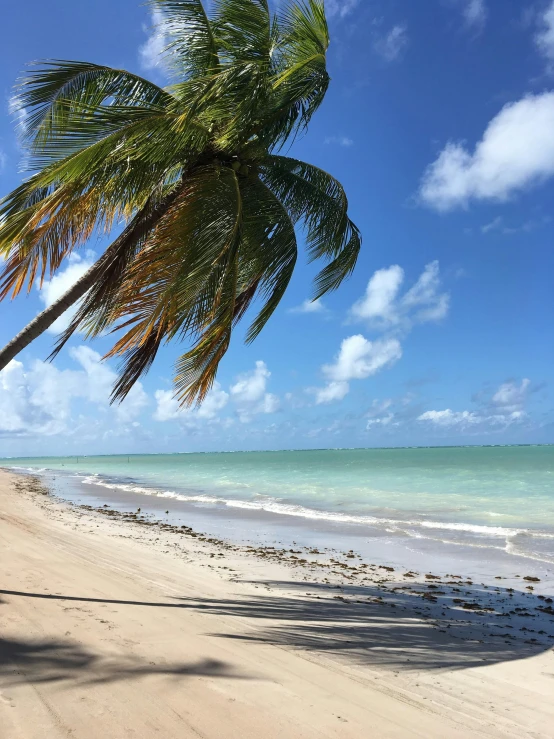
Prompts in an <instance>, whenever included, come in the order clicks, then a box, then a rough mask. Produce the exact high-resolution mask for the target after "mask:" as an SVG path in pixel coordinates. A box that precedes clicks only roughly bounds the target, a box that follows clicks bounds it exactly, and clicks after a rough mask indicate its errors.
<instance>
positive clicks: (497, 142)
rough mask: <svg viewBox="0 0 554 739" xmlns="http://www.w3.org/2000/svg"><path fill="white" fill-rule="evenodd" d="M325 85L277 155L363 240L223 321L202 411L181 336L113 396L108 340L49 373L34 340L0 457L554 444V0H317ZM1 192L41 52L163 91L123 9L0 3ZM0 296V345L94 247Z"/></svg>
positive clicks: (7, 385)
mask: <svg viewBox="0 0 554 739" xmlns="http://www.w3.org/2000/svg"><path fill="white" fill-rule="evenodd" d="M327 9H328V15H329V19H330V28H331V33H332V46H331V49H330V52H329V69H330V72H331V75H332V78H333V81H332V84H331V87H330V91H329V93H328V95H327V98H326V101H325V104H324V106H323V107H322V109H321V110H320V112H319V113H318V114H317V116H316V117H315V119H314V120H313V122H312V125H311V127H310V130H309V133H308V135H307V136H305V137H304V138H303V139H301V140H300V141H298V142H297V143H296V144H295V145H294V148H293V150H292V151H291V154H292V155H294V156H296V157H298V158H303V159H306V160H307V161H310V162H312V163H314V164H317V165H318V166H320V167H323V168H324V169H326V170H328V171H329V172H330V173H332V174H333V175H335V176H336V177H338V178H339V180H341V182H342V183H343V185H344V186H345V188H346V191H347V194H348V196H349V200H350V207H351V216H352V218H353V219H354V220H355V222H356V223H357V225H358V226H359V227H360V229H361V231H362V234H363V238H364V246H363V251H362V255H361V257H360V260H359V263H358V267H357V270H356V272H355V274H354V276H353V277H352V278H351V279H350V281H349V282H348V283H346V284H345V285H343V287H342V288H341V290H340V291H338V292H337V293H335V294H333V295H331V296H328V297H326V298H324V300H323V303H322V304H318V305H316V306H314V305H313V304H311V305H310V304H309V303H306V302H305V301H306V299H307V298H308V297H309V294H310V280H311V278H312V277H313V274H314V270H313V269H312V267H310V266H308V265H306V264H305V262H304V261H301V263H300V265H299V267H298V270H297V273H296V275H295V277H294V280H293V283H292V285H291V287H290V289H289V292H288V293H287V295H286V296H285V298H284V300H283V302H282V306H281V308H280V309H279V310H278V312H277V313H276V314H275V316H274V317H273V319H272V321H271V322H270V324H269V325H268V326H267V327H266V329H265V331H264V333H263V334H262V335H261V336H260V337H259V338H258V339H257V340H256V342H255V343H254V344H253V345H251V346H249V347H246V346H244V344H243V343H242V338H243V336H242V332H241V330H240V329H239V330H238V331H237V332H236V334H235V336H234V341H233V344H232V347H231V350H230V351H229V353H228V355H227V357H226V358H225V360H224V361H223V363H222V365H221V368H220V372H219V375H218V383H217V386H216V387H215V388H214V391H213V392H212V394H211V395H210V396H209V398H208V400H207V401H206V403H205V404H204V406H203V407H202V408H201V409H199V410H193V411H187V412H181V411H179V409H178V407H177V405H176V403H175V401H174V400H173V398H172V386H171V377H172V366H173V362H174V361H175V359H176V358H177V356H178V355H179V353H180V351H181V350H182V349H183V347H179V346H178V345H175V344H174V345H170V346H168V347H166V348H164V350H163V351H162V352H161V353H160V355H159V358H158V359H157V361H156V363H155V364H154V366H153V368H152V370H151V371H150V374H149V375H148V376H147V377H146V378H145V379H144V380H143V382H142V383H141V384H140V385H137V386H136V387H135V389H134V390H133V393H132V394H131V396H129V398H128V399H127V401H126V402H125V403H124V404H123V405H122V406H119V407H110V406H109V403H108V395H109V389H110V386H111V383H112V382H113V379H114V377H115V369H116V368H115V365H114V364H110V363H107V364H106V363H101V362H100V356H101V355H102V354H103V352H104V351H106V349H107V348H108V347H109V343H108V340H107V339H101V340H98V341H96V342H94V343H92V344H87V345H85V344H84V343H83V341H82V339H80V338H79V337H76V339H75V340H74V341H73V342H72V343H71V344H70V345H69V346H68V347H67V348H66V350H64V352H63V353H62V354H61V355H60V356H59V357H58V359H57V360H56V361H55V363H54V364H45V363H44V361H43V360H44V359H45V358H46V356H47V355H48V353H49V350H50V347H51V346H52V342H53V339H54V335H53V334H46V335H45V336H44V337H42V338H41V339H39V340H38V341H36V342H35V343H34V344H33V345H31V346H30V347H29V348H28V349H27V350H26V351H24V352H23V353H22V354H21V355H20V356H19V357H18V360H17V361H16V362H15V363H13V364H12V365H11V366H9V367H8V368H7V369H6V370H4V371H3V372H2V373H0V455H2V456H4V455H27V456H32V455H38V454H77V453H79V454H83V453H88V454H92V453H117V452H121V453H124V452H129V453H133V452H175V451H197V450H206V451H211V450H234V449H277V448H321V447H351V446H356V447H359V446H395V445H430V444H506V443H544V442H554V413H553V410H554V408H553V406H554V401H553V380H554V371H553V367H554V351H553V343H552V322H553V319H554V297H553V295H554V292H553V290H552V277H553V274H554V256H553V254H554V252H553V249H552V236H553V233H554V220H553V214H552V207H551V204H552V200H553V196H554V2H551V1H550V0H549V1H548V2H544V1H542V0H541V1H539V0H537V1H536V2H525V3H522V2H521V1H520V0H427V1H426V2H419V3H414V2H413V1H412V0H332V1H331V0H328V1H327ZM3 28H4V32H3V44H2V47H1V48H0V57H1V60H0V61H1V63H0V90H1V93H2V96H3V102H2V106H1V111H0V193H1V194H2V195H3V194H7V193H8V192H9V191H10V190H11V189H12V188H13V187H15V186H16V185H17V184H18V183H19V182H20V181H21V178H22V176H23V175H22V173H21V172H20V160H21V152H20V151H19V149H18V144H17V140H16V136H15V132H14V124H15V121H14V117H13V115H12V116H10V114H9V102H10V97H11V94H12V85H13V83H14V81H15V80H16V78H17V77H18V75H19V74H20V73H21V71H22V70H23V69H24V67H25V64H26V63H28V62H29V61H32V60H35V59H43V58H60V59H84V60H88V61H95V62H99V63H105V64H110V65H113V66H118V67H125V68H127V69H130V70H132V71H137V72H140V73H142V74H144V75H145V76H151V77H152V78H153V79H155V80H156V81H157V82H163V80H164V74H163V69H162V68H160V66H155V65H154V66H153V52H155V51H156V48H157V46H158V41H157V40H156V38H155V37H154V36H153V35H152V22H151V18H150V16H149V14H148V9H147V8H145V7H144V6H141V5H140V4H139V3H138V2H136V0H109V1H108V0H95V2H94V3H93V2H90V1H89V0H83V1H82V2H80V3H74V2H69V0H51V2H49V3H47V4H45V3H42V2H38V1H37V0H30V2H27V3H19V4H17V3H15V4H14V3H12V4H10V7H9V8H7V9H6V10H5V11H4V12H3ZM106 243H107V242H95V243H91V244H90V245H89V249H88V250H86V249H84V250H82V251H81V252H79V255H78V256H77V257H75V258H73V259H72V260H71V261H69V262H67V263H66V265H64V266H63V267H62V269H61V271H60V273H59V274H58V276H56V277H55V278H54V279H53V280H52V281H51V282H50V283H49V284H47V285H46V287H45V288H44V289H43V290H42V292H39V290H38V289H33V291H32V292H31V294H30V295H29V297H27V298H25V297H22V298H19V299H18V300H17V301H16V302H13V303H9V302H5V303H3V304H1V305H0V341H1V342H2V343H5V342H6V341H8V340H9V339H10V338H11V337H12V336H13V335H14V334H15V333H16V332H17V331H18V330H19V329H20V328H22V327H23V326H24V325H25V324H26V323H27V321H28V320H30V319H31V318H32V317H33V316H34V315H36V313H37V312H38V311H39V310H40V309H41V308H42V307H44V305H45V304H48V302H49V301H51V300H53V299H55V298H56V297H57V296H58V295H59V294H61V292H62V291H63V290H64V289H65V288H66V287H68V286H69V285H70V284H71V282H72V280H74V279H76V277H77V276H78V275H79V274H81V273H82V271H83V270H84V269H85V268H86V266H87V265H88V264H89V263H90V262H91V260H92V259H94V257H95V255H96V256H97V255H98V254H100V253H101V251H102V249H103V248H104V247H105V245H106Z"/></svg>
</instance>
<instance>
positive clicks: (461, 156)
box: [419, 92, 554, 211]
mask: <svg viewBox="0 0 554 739" xmlns="http://www.w3.org/2000/svg"><path fill="white" fill-rule="evenodd" d="M552 175H554V92H544V93H542V94H539V95H528V96H526V97H524V98H522V99H521V100H518V101H517V102H514V103H509V104H507V105H505V106H504V107H503V108H502V110H501V111H500V112H499V113H498V114H497V115H496V116H495V117H494V118H493V119H492V121H490V123H489V124H488V126H487V128H486V130H485V132H484V134H483V137H482V139H481V140H480V141H479V142H478V143H477V145H476V146H475V148H474V150H473V151H470V150H468V148H467V147H466V146H465V145H464V144H463V143H461V142H453V141H450V142H449V143H448V144H447V145H446V146H445V148H444V149H443V150H442V152H441V153H440V154H439V156H438V158H437V159H436V160H435V161H434V162H433V163H432V164H431V165H429V167H428V168H427V170H426V171H425V173H424V175H423V178H422V181H421V185H420V190H419V195H420V198H421V200H422V202H424V203H426V204H427V205H429V206H430V207H432V208H434V209H436V210H438V211H448V210H452V209H454V208H457V207H466V206H467V205H468V204H469V203H470V202H471V201H472V200H493V201H501V202H502V201H506V200H508V199H509V198H510V197H512V196H513V195H515V194H516V193H518V192H520V191H521V190H524V189H526V188H529V187H532V186H533V185H536V184H538V183H540V182H543V181H544V180H547V179H549V178H550V177H552Z"/></svg>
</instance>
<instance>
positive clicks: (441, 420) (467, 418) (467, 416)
mask: <svg viewBox="0 0 554 739" xmlns="http://www.w3.org/2000/svg"><path fill="white" fill-rule="evenodd" d="M417 420H418V421H430V422H431V423H433V424H435V425H436V426H447V427H448V426H467V425H471V424H475V423H479V422H480V421H481V418H480V417H479V416H478V415H477V414H476V413H471V412H470V411H458V412H455V411H452V410H450V408H447V409H446V410H444V411H425V413H422V414H421V416H418V419H417Z"/></svg>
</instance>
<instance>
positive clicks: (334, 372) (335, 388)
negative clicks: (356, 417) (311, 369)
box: [313, 334, 402, 404]
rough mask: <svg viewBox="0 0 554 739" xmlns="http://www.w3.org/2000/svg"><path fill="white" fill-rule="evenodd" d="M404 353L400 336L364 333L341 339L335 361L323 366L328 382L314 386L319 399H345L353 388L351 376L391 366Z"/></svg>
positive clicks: (366, 375)
mask: <svg viewBox="0 0 554 739" xmlns="http://www.w3.org/2000/svg"><path fill="white" fill-rule="evenodd" d="M401 356H402V347H401V346H400V342H399V341H398V340H397V339H378V340H376V341H368V340H367V339H366V338H365V337H364V336H362V335H361V334H356V335H354V336H349V337H348V338H346V339H344V341H343V342H342V343H341V346H340V350H339V353H338V354H337V356H336V358H335V362H334V363H333V364H326V365H323V367H322V372H323V374H324V375H325V376H326V377H327V379H328V383H327V385H326V386H325V387H324V388H315V389H314V391H313V392H314V393H315V396H316V403H318V404H320V403H330V402H331V401H334V400H342V398H344V397H345V395H346V394H347V393H348V391H349V389H350V385H349V382H350V381H351V380H363V379H365V378H366V377H370V376H371V375H374V374H376V373H377V372H379V370H381V369H383V368H384V367H387V366H392V365H393V364H394V363H395V362H397V361H398V360H399V359H400V357H401Z"/></svg>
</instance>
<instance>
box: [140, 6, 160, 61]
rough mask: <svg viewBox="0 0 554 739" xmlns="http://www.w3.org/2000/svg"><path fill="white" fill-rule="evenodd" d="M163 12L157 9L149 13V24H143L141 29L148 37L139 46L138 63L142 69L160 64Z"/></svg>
mask: <svg viewBox="0 0 554 739" xmlns="http://www.w3.org/2000/svg"><path fill="white" fill-rule="evenodd" d="M163 20H164V18H163V14H162V13H161V12H160V11H159V10H154V11H152V13H151V23H150V26H146V25H143V27H142V30H143V31H144V32H145V33H147V34H148V38H147V39H146V41H145V42H144V44H143V45H142V46H141V47H140V48H139V59H140V65H141V67H142V68H143V69H156V68H159V67H160V66H161V65H162V55H163V50H164V48H165V46H166V40H165V37H164V34H163V32H162V28H161V26H162V23H163Z"/></svg>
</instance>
